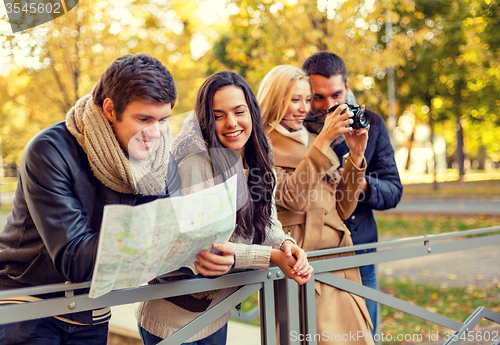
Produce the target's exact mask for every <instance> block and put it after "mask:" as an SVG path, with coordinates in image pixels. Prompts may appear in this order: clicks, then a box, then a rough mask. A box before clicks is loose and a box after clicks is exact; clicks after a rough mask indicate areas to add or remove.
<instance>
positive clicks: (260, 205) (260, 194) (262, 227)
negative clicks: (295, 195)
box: [194, 71, 276, 244]
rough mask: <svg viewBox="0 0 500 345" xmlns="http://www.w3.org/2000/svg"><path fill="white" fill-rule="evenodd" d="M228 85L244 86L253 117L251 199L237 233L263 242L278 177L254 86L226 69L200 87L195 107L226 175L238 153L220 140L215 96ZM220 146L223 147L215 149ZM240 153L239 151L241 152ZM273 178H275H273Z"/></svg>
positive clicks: (216, 165)
mask: <svg viewBox="0 0 500 345" xmlns="http://www.w3.org/2000/svg"><path fill="white" fill-rule="evenodd" d="M225 86H235V87H238V88H240V89H241V90H242V91H243V94H244V95H245V100H246V102H247V105H248V108H249V111H250V115H251V118H252V133H251V135H250V138H249V139H248V141H247V143H246V145H245V157H244V160H245V162H246V164H247V165H248V167H249V169H250V173H249V174H248V178H247V188H248V191H249V192H250V198H249V199H248V200H247V203H246V204H245V206H244V207H243V208H241V209H240V210H239V211H238V217H237V228H236V230H235V231H236V234H238V235H241V236H243V237H244V238H247V239H249V238H253V243H258V244H260V243H262V242H264V239H265V234H266V228H267V227H269V226H271V224H272V221H271V203H272V196H273V190H274V186H275V184H276V179H275V177H274V174H273V170H272V165H273V162H271V158H270V150H271V148H270V145H269V142H268V140H267V137H266V135H265V133H264V127H263V125H262V121H261V119H260V109H259V104H258V103H257V99H256V98H255V95H254V93H253V92H252V89H250V87H249V86H248V84H247V83H246V82H245V80H244V79H243V78H242V77H241V76H240V75H238V74H237V73H235V72H232V71H222V72H217V73H215V74H212V75H211V76H210V77H208V79H207V80H205V82H204V83H203V85H202V86H201V87H200V89H199V90H198V95H197V97H196V104H195V107H194V110H195V113H196V116H197V118H198V122H199V124H200V129H201V132H202V135H203V139H204V140H205V141H206V142H207V144H208V147H209V148H210V153H211V160H212V166H213V169H214V175H218V174H224V172H226V171H229V170H230V168H229V167H230V166H233V165H234V163H235V158H236V154H237V153H235V156H234V157H232V158H231V155H228V154H227V151H228V150H227V149H224V150H220V149H221V148H224V146H223V145H222V144H221V143H220V142H219V139H218V138H217V134H216V133H215V115H214V111H213V99H214V95H215V93H216V92H217V91H218V90H220V89H221V88H223V87H225ZM214 148H219V150H213V149H214ZM237 155H238V156H239V154H237ZM269 177H271V178H269Z"/></svg>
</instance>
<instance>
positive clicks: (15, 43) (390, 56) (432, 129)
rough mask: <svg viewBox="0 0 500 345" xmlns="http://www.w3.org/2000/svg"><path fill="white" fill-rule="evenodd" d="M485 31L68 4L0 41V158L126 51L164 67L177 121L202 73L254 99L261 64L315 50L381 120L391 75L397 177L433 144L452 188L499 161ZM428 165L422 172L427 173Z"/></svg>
mask: <svg viewBox="0 0 500 345" xmlns="http://www.w3.org/2000/svg"><path fill="white" fill-rule="evenodd" d="M498 32H500V0H459V1H453V0H392V1H387V0H364V1H343V0H317V1H309V0H279V1H278V0H260V1H259V0H233V1H227V2H226V1H224V0H199V1H194V0H193V1H187V0H170V1H169V0H149V1H146V0H125V1H80V2H79V4H78V6H77V7H76V8H75V9H73V10H72V11H70V12H68V13H67V14H66V15H64V16H61V17H59V18H57V19H55V20H53V21H52V22H49V23H47V24H44V25H42V26H40V27H38V28H35V29H30V30H27V31H24V32H21V33H17V34H15V35H5V34H4V35H0V43H1V45H2V48H3V49H2V51H3V52H5V53H6V54H7V55H8V58H9V61H10V63H9V64H8V65H6V64H5V63H4V64H3V65H4V66H3V70H2V73H3V75H2V76H0V87H1V89H2V91H3V92H2V93H0V112H1V113H0V114H1V115H0V131H1V135H2V138H3V141H2V155H3V157H4V161H5V162H6V163H9V164H12V165H15V164H17V162H18V161H19V158H20V154H21V152H22V149H23V147H24V146H25V144H26V142H27V141H28V140H29V138H31V137H32V136H33V135H34V134H35V133H36V132H37V131H39V130H40V129H42V128H43V127H45V126H47V125H49V124H51V123H54V122H56V121H60V120H63V119H64V118H65V114H66V113H67V111H68V110H69V109H70V108H71V107H72V106H73V104H74V103H75V101H76V100H77V99H78V98H79V97H81V96H83V95H84V94H86V93H89V92H90V91H91V89H92V87H93V85H94V84H95V82H96V81H97V79H98V77H99V75H100V74H101V72H102V71H103V70H104V69H105V68H106V67H107V66H108V65H109V63H110V62H111V61H113V60H114V59H115V58H116V57H118V56H121V55H124V54H127V53H129V52H146V53H148V54H150V55H152V56H155V57H156V58H158V59H159V60H160V61H162V62H163V63H164V64H165V65H166V66H167V68H168V69H169V70H170V71H171V72H172V74H173V76H174V79H175V81H176V85H177V88H178V93H179V100H178V102H177V103H176V106H175V108H174V113H176V114H181V113H184V112H187V111H190V110H191V109H192V108H193V105H194V97H195V94H196V91H197V89H198V87H199V86H200V85H201V83H202V82H203V80H204V79H205V78H206V77H207V76H208V75H209V74H211V73H213V72H215V71H218V70H221V69H232V70H235V71H237V72H239V73H240V74H241V75H242V76H244V77H245V78H246V80H247V81H248V82H249V84H250V85H251V86H252V88H253V89H254V91H256V90H257V88H258V85H259V82H260V81H261V80H262V78H263V77H264V75H265V74H266V73H267V72H268V71H269V70H270V69H271V68H273V67H274V66H276V65H279V64H292V65H295V66H301V64H302V62H303V61H304V59H305V58H307V57H308V56H309V55H311V54H313V53H315V52H318V51H323V50H328V51H332V52H335V53H337V54H338V55H340V56H341V57H342V58H343V59H344V60H345V62H346V64H347V68H348V72H349V82H350V87H351V89H352V90H353V92H354V93H355V94H356V97H357V101H358V103H360V104H366V105H367V107H369V108H371V109H373V110H375V111H377V112H379V113H380V114H381V115H382V116H383V117H384V118H386V119H387V117H388V115H389V112H390V109H391V106H390V103H389V99H390V98H389V91H390V88H391V85H392V84H391V82H390V80H389V79H390V76H391V72H390V71H393V72H394V83H393V84H394V86H395V87H394V90H395V95H396V97H395V104H394V107H393V109H394V113H395V119H396V121H395V123H394V124H397V125H398V126H397V127H395V126H392V124H391V123H390V124H391V126H390V130H391V132H392V133H393V135H394V138H395V141H394V145H395V147H396V149H398V150H400V152H401V156H402V157H404V159H403V160H402V163H401V165H400V169H401V168H405V169H406V168H408V169H411V167H412V164H411V163H412V161H413V159H414V158H415V157H414V158H412V155H417V156H416V157H418V155H419V154H421V152H423V151H421V150H420V149H421V148H422V146H425V147H427V148H428V149H430V150H432V149H434V148H435V147H437V146H436V145H437V144H438V143H440V142H443V143H444V144H445V149H444V152H443V153H442V155H443V157H444V158H443V159H444V164H445V168H446V166H448V167H451V166H452V165H453V167H454V168H456V169H458V171H459V172H460V176H463V174H465V172H466V169H468V168H469V164H468V163H467V162H470V161H472V162H474V163H473V167H474V168H483V169H484V168H488V167H489V166H490V165H491V163H488V162H489V161H493V162H499V161H500V142H499V141H498V140H495V139H496V138H498V137H499V136H500V126H499V125H500V36H499V35H498ZM422 128H427V131H428V135H427V136H425V135H424V137H425V138H426V139H425V140H424V141H422V139H421V138H422V133H421V132H422ZM424 132H425V131H424ZM419 150H420V151H419ZM398 152H399V151H398ZM434 153H435V155H432V157H434V156H436V155H437V153H436V152H434ZM432 157H431V158H432ZM430 161H431V162H432V163H429V164H428V166H426V171H427V172H429V173H430V172H433V173H435V172H436V171H437V170H438V168H439V166H438V164H437V163H436V161H437V160H435V159H431V160H430Z"/></svg>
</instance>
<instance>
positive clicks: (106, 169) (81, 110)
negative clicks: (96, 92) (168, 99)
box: [66, 95, 171, 195]
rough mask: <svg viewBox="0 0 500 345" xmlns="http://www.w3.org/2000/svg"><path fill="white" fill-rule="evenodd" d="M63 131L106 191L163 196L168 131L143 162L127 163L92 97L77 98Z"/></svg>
mask: <svg viewBox="0 0 500 345" xmlns="http://www.w3.org/2000/svg"><path fill="white" fill-rule="evenodd" d="M66 127H68V130H69V131H70V133H71V134H73V136H74V137H75V138H76V140H77V141H78V143H79V144H80V146H81V147H82V148H83V150H84V151H85V153H86V154H87V156H88V159H89V162H90V167H91V169H92V172H93V173H94V175H95V176H96V177H97V179H99V181H101V182H102V183H103V184H104V185H105V186H106V187H108V188H111V189H112V190H114V191H117V192H119V193H129V194H137V193H139V194H142V195H164V194H165V189H166V181H165V179H166V173H167V165H168V159H169V152H170V135H171V134H170V127H169V128H168V129H167V131H166V133H165V135H164V136H163V137H162V138H161V139H160V140H158V141H157V143H156V145H155V146H154V147H153V150H152V151H153V152H151V155H150V156H149V157H148V158H147V159H144V160H137V159H132V158H130V159H129V157H128V155H126V153H125V151H124V150H123V149H122V147H121V146H120V144H119V142H118V140H117V139H116V136H115V133H114V132H113V128H112V127H111V124H110V122H109V121H108V119H107V118H106V116H105V115H104V113H103V111H102V109H101V107H99V106H98V105H96V104H95V103H94V101H93V99H92V96H91V95H86V96H83V97H82V98H80V99H79V100H78V101H77V102H76V104H75V106H74V107H73V108H72V109H71V110H70V111H69V112H68V114H67V115H66Z"/></svg>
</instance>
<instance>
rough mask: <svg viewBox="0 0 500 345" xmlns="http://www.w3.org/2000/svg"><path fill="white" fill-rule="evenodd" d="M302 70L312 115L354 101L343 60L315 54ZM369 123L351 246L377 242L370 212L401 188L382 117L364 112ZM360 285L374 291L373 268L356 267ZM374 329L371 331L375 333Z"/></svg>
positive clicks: (390, 202) (373, 312) (341, 145)
mask: <svg viewBox="0 0 500 345" xmlns="http://www.w3.org/2000/svg"><path fill="white" fill-rule="evenodd" d="M302 69H303V70H304V71H305V72H306V73H307V74H308V75H309V78H310V80H311V83H312V85H313V87H314V96H313V101H312V106H311V111H312V112H313V114H315V115H318V114H323V113H325V112H326V111H327V110H328V109H330V108H331V107H332V106H333V105H335V103H338V104H344V103H346V100H347V103H350V104H354V103H355V99H354V95H353V94H352V92H351V91H350V90H349V81H348V80H347V68H346V66H345V63H344V61H343V60H342V59H341V58H340V57H339V56H338V55H336V54H334V53H330V52H320V53H316V54H314V55H312V56H310V57H309V58H307V59H306V61H305V62H304V63H303V65H302ZM365 113H366V116H367V118H368V120H369V123H370V129H369V132H368V143H367V147H366V151H365V159H366V163H367V169H366V175H365V181H364V185H363V193H362V194H361V195H360V196H359V201H358V205H357V207H356V210H355V211H354V212H353V214H352V215H351V216H350V217H349V218H348V219H346V220H344V223H345V224H346V225H347V228H348V229H349V230H350V231H351V234H352V235H351V236H352V240H353V242H354V244H355V245H356V244H364V243H372V242H377V241H378V234H377V224H376V222H375V218H374V215H373V210H387V209H390V208H394V207H396V205H397V204H398V203H399V201H400V200H401V196H402V194H403V186H402V185H401V180H400V178H399V172H398V169H397V167H396V162H395V160H394V150H393V148H392V145H391V142H390V139H389V134H388V132H387V128H386V126H385V123H384V120H383V119H382V117H381V116H380V115H379V114H377V113H375V112H374V111H371V110H369V109H365ZM322 126H323V124H322V123H318V122H311V123H308V124H307V127H308V129H309V130H310V131H311V132H313V133H319V132H320V131H321V128H322ZM331 146H332V148H333V150H334V151H335V153H336V154H337V155H338V156H339V159H340V161H341V162H342V159H341V158H342V157H343V156H344V155H345V154H347V153H348V148H347V145H346V143H345V141H344V140H343V137H340V138H339V139H337V140H335V141H334V142H333V143H332V144H331ZM374 251H376V249H375V248H374V249H365V250H360V251H357V253H358V254H360V253H367V252H374ZM359 269H360V273H361V279H362V281H363V285H365V286H368V287H370V288H372V289H377V278H376V273H375V265H366V266H362V267H360V268H359ZM366 306H367V308H368V312H369V313H370V317H371V319H372V322H373V324H374V325H376V323H377V303H375V302H373V301H371V300H368V299H367V300H366ZM375 331H376V329H375V328H374V329H373V330H372V333H373V334H375Z"/></svg>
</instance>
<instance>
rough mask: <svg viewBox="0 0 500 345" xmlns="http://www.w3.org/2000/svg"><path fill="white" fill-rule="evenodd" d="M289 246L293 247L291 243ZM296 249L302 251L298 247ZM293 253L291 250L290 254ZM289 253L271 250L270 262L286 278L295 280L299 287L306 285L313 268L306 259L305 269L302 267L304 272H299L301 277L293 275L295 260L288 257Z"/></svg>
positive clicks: (296, 274)
mask: <svg viewBox="0 0 500 345" xmlns="http://www.w3.org/2000/svg"><path fill="white" fill-rule="evenodd" d="M290 243H291V242H290ZM291 244H292V245H293V246H295V245H294V244H293V243H291ZM282 247H283V246H282ZM298 249H300V250H302V249H301V248H300V247H298ZM293 252H294V250H292V253H293ZM289 253H290V252H284V251H283V250H279V249H273V250H272V252H271V262H272V263H274V264H276V265H277V266H278V267H279V268H280V269H281V271H283V273H284V274H285V276H286V277H287V278H289V279H293V280H295V281H296V282H297V283H298V284H299V285H302V284H305V283H307V282H308V281H309V280H310V279H311V273H312V271H313V268H312V267H311V266H310V265H309V263H308V262H307V259H306V267H304V270H301V271H300V273H301V275H298V272H297V273H295V271H294V267H295V266H296V264H297V259H296V258H295V256H293V255H290V256H288V254H289ZM304 254H305V253H304Z"/></svg>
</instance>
